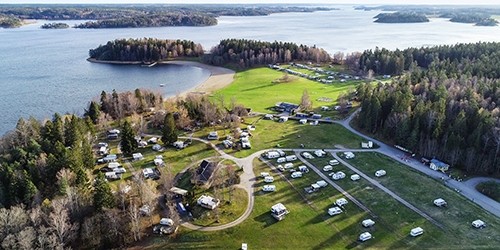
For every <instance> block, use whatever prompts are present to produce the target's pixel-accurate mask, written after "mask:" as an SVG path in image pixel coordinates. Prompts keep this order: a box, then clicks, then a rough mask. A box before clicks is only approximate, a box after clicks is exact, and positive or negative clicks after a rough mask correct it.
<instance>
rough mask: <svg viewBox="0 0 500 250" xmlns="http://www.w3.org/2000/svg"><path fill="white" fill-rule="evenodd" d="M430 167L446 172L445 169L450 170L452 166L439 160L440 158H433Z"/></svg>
mask: <svg viewBox="0 0 500 250" xmlns="http://www.w3.org/2000/svg"><path fill="white" fill-rule="evenodd" d="M429 167H430V168H431V169H432V170H436V171H437V170H439V171H441V172H445V171H448V169H449V168H450V165H448V164H446V163H444V162H442V161H440V160H438V159H435V158H434V159H432V160H431V163H430V164H429Z"/></svg>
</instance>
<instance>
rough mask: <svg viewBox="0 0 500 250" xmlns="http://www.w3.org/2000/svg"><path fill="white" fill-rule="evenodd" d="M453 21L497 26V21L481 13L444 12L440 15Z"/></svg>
mask: <svg viewBox="0 0 500 250" xmlns="http://www.w3.org/2000/svg"><path fill="white" fill-rule="evenodd" d="M441 17H444V18H450V22H454V23H474V24H475V25H476V26H497V25H498V21H497V20H495V19H493V18H491V17H490V15H488V14H482V13H446V14H443V15H441Z"/></svg>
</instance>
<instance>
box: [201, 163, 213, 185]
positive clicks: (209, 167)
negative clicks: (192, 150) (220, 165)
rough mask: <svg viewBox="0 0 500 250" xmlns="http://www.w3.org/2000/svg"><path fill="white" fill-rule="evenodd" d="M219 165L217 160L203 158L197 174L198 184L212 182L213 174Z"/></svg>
mask: <svg viewBox="0 0 500 250" xmlns="http://www.w3.org/2000/svg"><path fill="white" fill-rule="evenodd" d="M216 167H217V163H216V162H209V161H207V160H203V161H202V162H201V163H200V166H199V167H198V170H197V171H196V174H197V178H196V180H197V182H198V184H201V185H204V184H207V183H208V182H210V180H211V178H212V174H213V173H214V172H215V169H216Z"/></svg>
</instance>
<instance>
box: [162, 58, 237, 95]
mask: <svg viewBox="0 0 500 250" xmlns="http://www.w3.org/2000/svg"><path fill="white" fill-rule="evenodd" d="M161 64H175V65H183V66H191V67H198V68H202V69H206V70H208V71H210V76H209V77H208V78H207V80H205V81H204V82H202V83H200V84H198V86H196V87H194V88H191V89H188V90H186V91H184V92H182V93H179V94H177V95H176V97H180V98H183V97H185V96H186V95H187V94H189V93H197V94H209V93H212V92H213V91H215V90H218V89H221V88H224V87H226V86H228V85H229V84H231V83H232V82H233V80H234V74H235V72H234V71H233V70H230V69H227V68H222V67H216V66H212V65H207V64H203V63H199V62H191V61H167V62H161Z"/></svg>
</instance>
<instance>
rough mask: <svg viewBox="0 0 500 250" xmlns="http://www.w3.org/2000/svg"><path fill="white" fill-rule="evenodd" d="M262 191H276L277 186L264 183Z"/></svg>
mask: <svg viewBox="0 0 500 250" xmlns="http://www.w3.org/2000/svg"><path fill="white" fill-rule="evenodd" d="M262 191H264V192H274V191H276V186H275V185H264V186H263V187H262Z"/></svg>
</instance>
